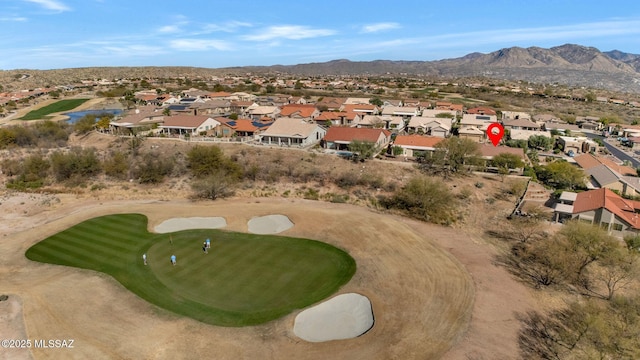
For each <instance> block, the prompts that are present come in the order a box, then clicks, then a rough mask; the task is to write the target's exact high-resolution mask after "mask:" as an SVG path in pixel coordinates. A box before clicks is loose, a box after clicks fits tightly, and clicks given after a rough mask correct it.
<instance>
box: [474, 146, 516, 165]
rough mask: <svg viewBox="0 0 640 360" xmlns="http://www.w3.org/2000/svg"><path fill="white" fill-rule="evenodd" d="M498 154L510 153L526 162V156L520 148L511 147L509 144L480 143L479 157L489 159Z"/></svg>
mask: <svg viewBox="0 0 640 360" xmlns="http://www.w3.org/2000/svg"><path fill="white" fill-rule="evenodd" d="M500 154H512V155H516V156H518V157H519V158H520V159H521V160H522V161H523V162H524V163H525V164H526V163H527V162H528V160H527V156H526V154H525V153H524V149H522V148H513V147H509V146H493V145H490V144H482V145H480V157H481V158H483V159H485V160H491V159H493V157H494V156H496V155H500Z"/></svg>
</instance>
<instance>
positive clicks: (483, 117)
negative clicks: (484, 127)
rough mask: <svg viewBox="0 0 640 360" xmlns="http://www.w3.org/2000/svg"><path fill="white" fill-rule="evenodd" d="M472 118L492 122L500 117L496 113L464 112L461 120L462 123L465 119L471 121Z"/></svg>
mask: <svg viewBox="0 0 640 360" xmlns="http://www.w3.org/2000/svg"><path fill="white" fill-rule="evenodd" d="M470 120H477V121H484V122H486V123H492V122H497V121H498V117H497V116H495V115H490V114H487V115H485V114H464V115H462V119H461V120H460V124H462V123H463V122H464V121H470Z"/></svg>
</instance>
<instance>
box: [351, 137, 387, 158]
mask: <svg viewBox="0 0 640 360" xmlns="http://www.w3.org/2000/svg"><path fill="white" fill-rule="evenodd" d="M349 151H351V152H354V153H357V154H358V156H359V157H360V158H362V159H370V158H372V157H373V156H375V155H376V154H377V153H378V152H379V151H380V148H378V146H377V145H376V143H374V142H372V141H366V140H364V141H361V140H353V141H351V143H350V144H349Z"/></svg>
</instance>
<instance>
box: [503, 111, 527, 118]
mask: <svg viewBox="0 0 640 360" xmlns="http://www.w3.org/2000/svg"><path fill="white" fill-rule="evenodd" d="M518 119H529V120H531V115H529V113H526V112H521V111H503V112H502V120H518Z"/></svg>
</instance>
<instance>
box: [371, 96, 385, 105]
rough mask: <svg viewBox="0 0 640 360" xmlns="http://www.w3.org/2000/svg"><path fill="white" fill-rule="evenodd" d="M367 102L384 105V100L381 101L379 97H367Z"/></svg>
mask: <svg viewBox="0 0 640 360" xmlns="http://www.w3.org/2000/svg"><path fill="white" fill-rule="evenodd" d="M369 104H371V105H375V106H378V107H380V106H382V105H384V102H382V100H380V98H379V97H373V98H371V99H369Z"/></svg>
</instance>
